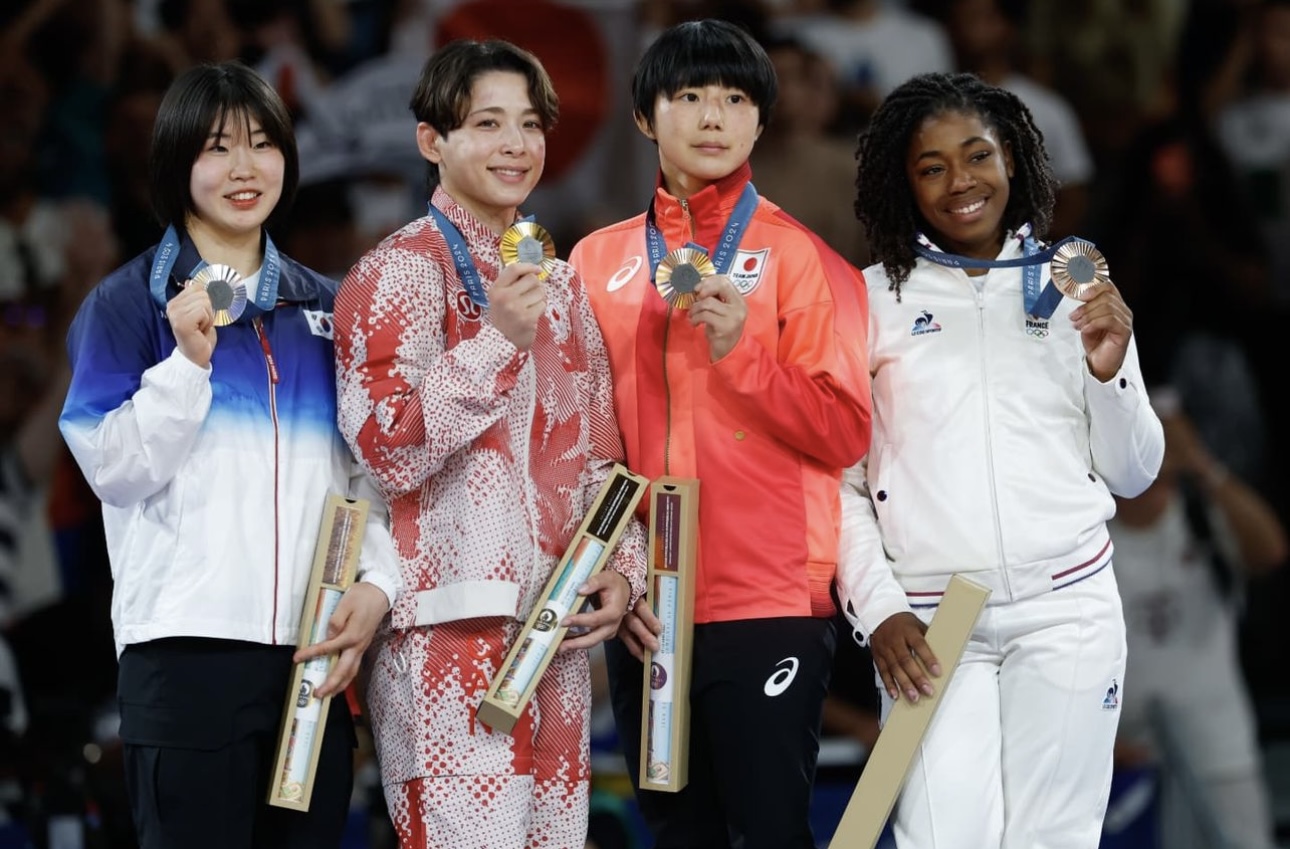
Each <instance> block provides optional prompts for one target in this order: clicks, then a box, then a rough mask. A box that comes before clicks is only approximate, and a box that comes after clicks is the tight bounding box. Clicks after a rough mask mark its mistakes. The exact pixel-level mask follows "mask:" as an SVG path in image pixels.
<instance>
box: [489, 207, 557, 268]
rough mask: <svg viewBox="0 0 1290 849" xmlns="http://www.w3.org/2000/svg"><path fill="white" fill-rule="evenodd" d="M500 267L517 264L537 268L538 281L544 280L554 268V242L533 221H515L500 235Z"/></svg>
mask: <svg viewBox="0 0 1290 849" xmlns="http://www.w3.org/2000/svg"><path fill="white" fill-rule="evenodd" d="M500 252H501V255H502V267H503V268H504V267H506V266H508V265H514V264H515V263H517V262H527V263H529V264H530V265H536V266H539V267H540V268H541V269H542V270H541V271H539V272H538V279H539V280H545V279H546V278H547V275H549V274H550V273H551V271H552V269H554V268H555V241H554V240H552V238H551V234H550V233H548V232H547V231H546V230H545V229H544V228H543V227H542V225H541V224H538V223H537V222H535V221H531V220H528V219H526V220H523V221H516V222H515V223H514V224H512V225H511V226H510V227H509V228H508V229H507V231H506V232H505V233H503V234H502V244H501V248H500Z"/></svg>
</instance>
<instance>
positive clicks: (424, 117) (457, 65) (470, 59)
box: [408, 38, 560, 193]
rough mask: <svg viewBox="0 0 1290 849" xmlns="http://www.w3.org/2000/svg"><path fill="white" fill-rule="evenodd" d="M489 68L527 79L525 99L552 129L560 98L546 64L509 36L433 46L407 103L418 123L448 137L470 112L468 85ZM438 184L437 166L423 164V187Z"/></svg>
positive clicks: (543, 125) (489, 69)
mask: <svg viewBox="0 0 1290 849" xmlns="http://www.w3.org/2000/svg"><path fill="white" fill-rule="evenodd" d="M490 71H513V72H515V73H517V74H520V75H522V76H523V77H524V80H525V81H526V82H527V83H528V89H529V100H530V101H532V103H533V108H534V109H535V110H537V114H538V118H539V119H540V120H541V121H542V129H543V130H545V131H546V132H550V131H551V130H552V129H553V128H554V127H555V122H556V121H557V120H558V119H559V117H560V98H559V97H557V96H556V93H555V86H554V85H552V84H551V77H550V76H548V75H547V72H546V68H544V67H542V63H541V62H540V61H539V60H538V58H537V57H536V56H534V55H533V54H532V53H530V52H528V51H527V50H524V49H523V48H520V47H516V46H515V45H514V44H511V43H510V42H509V41H502V40H501V39H497V38H493V39H489V40H487V41H474V40H472V39H465V38H463V39H457V40H455V41H450V42H449V43H448V44H446V45H444V46H443V47H442V48H440V49H439V50H436V51H435V52H434V53H433V54H432V55H431V56H430V58H429V59H427V60H426V63H425V66H424V67H422V69H421V79H419V80H418V81H417V87H416V90H415V91H413V92H412V100H411V102H410V103H408V108H409V109H411V110H412V114H413V115H415V116H416V119H417V122H418V123H420V122H423V121H424V122H425V123H427V124H429V125H430V126H431V127H434V129H435V132H437V133H439V135H441V136H446V135H448V134H449V133H450V132H452V131H453V130H455V129H457V128H458V127H460V126H461V125H462V124H463V123H464V122H465V120H466V115H467V114H469V113H470V89H471V87H472V86H474V84H475V80H476V79H478V78H479V77H480V76H481V75H483V74H486V73H488V72H490ZM437 185H439V166H438V165H437V164H435V163H433V162H429V161H427V163H426V191H427V193H433V192H434V189H435V186H437Z"/></svg>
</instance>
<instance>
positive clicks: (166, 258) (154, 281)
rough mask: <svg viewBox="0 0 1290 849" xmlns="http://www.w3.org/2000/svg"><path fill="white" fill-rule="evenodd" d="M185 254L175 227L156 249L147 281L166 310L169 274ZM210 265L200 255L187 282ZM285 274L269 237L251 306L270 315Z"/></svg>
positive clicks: (188, 275) (267, 236)
mask: <svg viewBox="0 0 1290 849" xmlns="http://www.w3.org/2000/svg"><path fill="white" fill-rule="evenodd" d="M181 253H185V251H184V250H183V244H182V242H181V241H180V239H179V233H178V232H177V231H176V230H175V226H174V225H173V224H172V225H170V226H169V227H167V228H166V233H165V235H163V236H162V237H161V244H159V245H158V246H157V254H156V256H155V257H154V258H153V260H152V274H151V275H150V276H149V278H148V288H149V289H150V290H151V291H152V299H153V300H154V301H156V303H157V306H159V307H162V308H164V307H165V306H166V285H167V284H168V283H169V282H170V274H171V272H172V271H173V270H174V268H175V263H176V262H178V261H179V255H180V254H181ZM208 265H210V263H208V262H207V261H206V260H204V259H202V258H201V256H200V255H199V256H198V257H197V263H196V264H195V265H193V267H192V269H191V270H190V271H189V272H188V274H186V275H185V276H184V278H183V279H184V280H191V279H192V277H193V275H194V274H196V273H197V272H199V271H201V270H202V269H203V268H205V267H206V266H208ZM281 273H282V259H281V257H280V256H279V255H278V249H277V247H276V246H274V244H273V239H271V238H270V237H269V234H268V233H265V234H264V262H263V264H262V265H261V266H260V285H259V287H258V288H256V290H255V292H254V293H248V294H249V295H250V298H251V302H252V303H253V304H255V306H256V307H257V308H258V309H260V310H261V311H263V312H269V311H270V310H272V309H273V308H274V307H275V306H277V303H278V277H279V276H280V275H281Z"/></svg>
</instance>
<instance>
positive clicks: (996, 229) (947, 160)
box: [905, 112, 1013, 259]
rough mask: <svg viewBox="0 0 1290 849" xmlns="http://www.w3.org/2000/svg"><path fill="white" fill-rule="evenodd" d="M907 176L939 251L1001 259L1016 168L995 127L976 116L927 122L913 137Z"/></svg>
mask: <svg viewBox="0 0 1290 849" xmlns="http://www.w3.org/2000/svg"><path fill="white" fill-rule="evenodd" d="M905 172H906V174H907V176H908V178H909V184H910V186H911V187H912V188H913V190H914V202H915V203H916V204H917V206H918V212H919V214H920V215H921V216H922V218H923V221H924V222H926V224H927V227H928V229H929V230H930V232H929V233H928V236H929V237H931V238H932V240H933V241H935V242H936V243H937V245H939V246H940V247H941V248H943V249H945V250H947V251H951V252H953V253H957V254H962V255H963V256H970V257H975V258H977V259H994V258H995V257H997V256H998V255H999V251H1000V249H1001V248H1002V247H1003V237H1004V228H1003V225H1002V220H1003V213H1004V210H1005V209H1007V207H1008V196H1009V180H1010V178H1011V177H1012V174H1013V164H1012V151H1011V149H1010V148H1009V147H1008V146H1007V145H1005V144H1003V143H1002V142H1001V141H1000V139H999V134H998V133H997V132H996V131H995V130H994V128H993V127H990V126H987V125H986V124H984V123H982V121H981V119H980V117H979V116H977V115H975V114H970V115H965V114H962V113H959V112H945V113H941V114H938V115H932V116H930V117H928V118H927V119H926V120H924V121H923V123H922V124H921V125H920V126H919V128H918V129H917V130H916V131H915V132H914V134H913V135H912V136H911V137H910V140H909V151H908V154H907V156H906V159H905Z"/></svg>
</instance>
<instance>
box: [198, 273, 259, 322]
mask: <svg viewBox="0 0 1290 849" xmlns="http://www.w3.org/2000/svg"><path fill="white" fill-rule="evenodd" d="M192 284H193V285H194V286H201V287H202V288H203V289H205V290H206V294H207V295H210V299H211V309H213V310H214V311H215V326H216V327H225V326H227V325H230V324H232V323H233V322H235V321H237V320H238V318H239V317H241V315H242V313H243V311H245V310H246V284H245V283H243V282H242V275H240V274H238V273H237V270H236V269H234V268H232V267H230V266H227V265H220V264H218V263H217V264H215V265H208V266H206V267H205V268H203V269H202V270H201V271H199V272H197V273H196V274H194V275H193V279H192Z"/></svg>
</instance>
